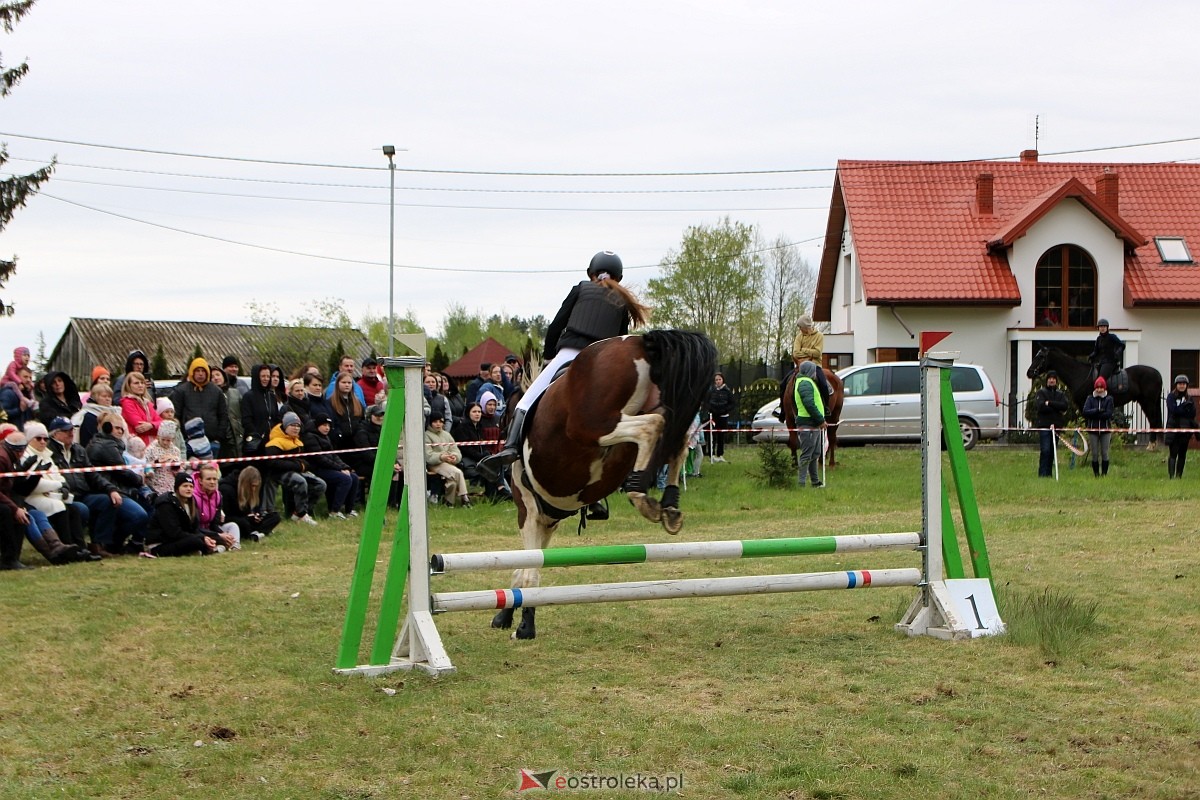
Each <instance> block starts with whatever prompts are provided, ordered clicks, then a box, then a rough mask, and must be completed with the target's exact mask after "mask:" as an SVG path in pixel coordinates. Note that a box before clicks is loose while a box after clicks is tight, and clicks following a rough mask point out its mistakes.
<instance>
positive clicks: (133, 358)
mask: <svg viewBox="0 0 1200 800" xmlns="http://www.w3.org/2000/svg"><path fill="white" fill-rule="evenodd" d="M131 372H139V373H141V375H142V377H143V378H144V379H147V381H148V382H149V387H148V388H147V389H146V394H147V395H149V397H150V402H151V403H153V402H154V401H155V400H156V399H157V398H156V397H155V395H154V383H153V382H152V381H149V380H148V379H149V376H150V359H148V358H146V354H145V353H143V352H142V351H141V350H130V351H129V355H128V356H126V357H125V371H124V372H123V373H121V374H120V375H118V376H117V377H116V378H115V379H113V381H112V389H113V402H114V403H116V404H117V405H120V403H121V398H122V397H124V392H125V381H127V380H129V373H131Z"/></svg>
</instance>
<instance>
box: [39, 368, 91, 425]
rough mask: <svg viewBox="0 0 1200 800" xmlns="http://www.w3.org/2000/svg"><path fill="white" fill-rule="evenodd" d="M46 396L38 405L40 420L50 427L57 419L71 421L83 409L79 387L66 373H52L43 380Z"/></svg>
mask: <svg viewBox="0 0 1200 800" xmlns="http://www.w3.org/2000/svg"><path fill="white" fill-rule="evenodd" d="M42 384H43V385H44V386H45V387H46V394H45V395H44V396H43V397H42V399H41V401H39V403H38V420H39V421H40V422H41V423H42V424H43V425H45V426H47V427H49V425H50V421H51V420H53V419H54V418H55V417H66V418H67V419H70V418H71V417H73V416H75V414H77V413H78V412H79V411H80V410H81V409H82V408H83V400H81V399H80V397H79V387H78V386H76V385H75V381H73V380H71V376H70V375H68V374H67V373H65V372H51V373H49V374H48V375H46V377H45V378H43V379H42Z"/></svg>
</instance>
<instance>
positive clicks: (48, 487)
mask: <svg viewBox="0 0 1200 800" xmlns="http://www.w3.org/2000/svg"><path fill="white" fill-rule="evenodd" d="M25 439H26V441H27V442H28V446H27V447H26V448H25V455H24V459H23V460H22V461H21V469H23V470H25V471H27V472H35V473H38V475H39V477H38V479H37V480H36V481H32V480H31V481H30V482H29V485H28V486H27V487H25V489H24V491H25V503H26V505H30V506H33V507H34V508H36V509H37V510H38V511H41V512H42V513H43V514H45V515H46V517H47V518H48V519H49V521H50V525H51V526H52V527H53V528H54V530H55V531H57V532H58V535H59V538H60V539H62V540H63V542H64V543H66V544H68V545H71V546H73V547H75V548H76V549H78V550H80V551H82V552H83V553H87V556H88V558H87V560H94V561H99V560H100V556H99V555H93V554H92V553H90V552H88V543H87V536H86V534H85V530H86V525H87V521H88V507H87V506H85V505H84V504H83V503H81V502H79V501H77V500H72V498H71V492H70V490H69V489H67V482H66V478H65V476H64V475H63V474H62V473H61V472H59V470H58V466H57V465H56V464H55V463H54V460H53V459H52V458H51V457H50V447H49V445H50V435H49V433H48V432H47V430H46V426H45V425H43V424H42V423H40V422H30V423H27V424H26V425H25Z"/></svg>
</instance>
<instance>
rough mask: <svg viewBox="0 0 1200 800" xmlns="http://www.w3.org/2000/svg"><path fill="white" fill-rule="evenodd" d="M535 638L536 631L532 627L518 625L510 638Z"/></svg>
mask: <svg viewBox="0 0 1200 800" xmlns="http://www.w3.org/2000/svg"><path fill="white" fill-rule="evenodd" d="M536 637H537V630H536V629H535V628H533V627H532V626H529V627H527V626H525V625H518V626H517V629H516V630H515V631H513V635H512V638H514V639H533V638H536Z"/></svg>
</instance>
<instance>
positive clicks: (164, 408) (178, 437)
mask: <svg viewBox="0 0 1200 800" xmlns="http://www.w3.org/2000/svg"><path fill="white" fill-rule="evenodd" d="M156 406H157V408H158V416H159V419H161V420H162V421H163V422H174V423H175V446H176V447H177V448H179V454H180V455H183V454H184V453H186V452H187V439H185V438H184V436H183V426H182V425H180V424H179V420H177V419H175V404H174V403H172V402H171V399H170V398H168V397H160V398H158V401H157V403H156ZM160 425H161V423H160Z"/></svg>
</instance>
